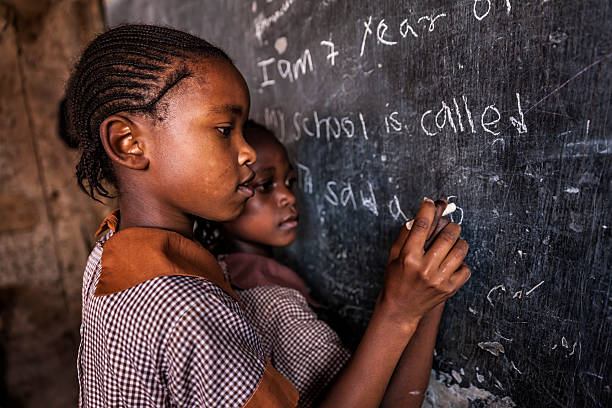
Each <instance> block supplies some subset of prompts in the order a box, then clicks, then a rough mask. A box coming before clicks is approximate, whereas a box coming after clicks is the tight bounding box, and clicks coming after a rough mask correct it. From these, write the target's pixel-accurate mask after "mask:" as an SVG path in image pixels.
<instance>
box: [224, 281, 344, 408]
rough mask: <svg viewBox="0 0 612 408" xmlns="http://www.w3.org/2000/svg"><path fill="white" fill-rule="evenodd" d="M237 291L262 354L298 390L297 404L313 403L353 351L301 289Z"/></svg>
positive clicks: (264, 287) (309, 404)
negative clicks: (312, 305)
mask: <svg viewBox="0 0 612 408" xmlns="http://www.w3.org/2000/svg"><path fill="white" fill-rule="evenodd" d="M236 294H237V295H238V296H239V297H240V300H241V301H242V304H243V306H244V309H245V314H246V318H247V320H248V321H249V322H250V323H251V325H252V326H253V327H254V328H255V330H256V331H257V334H258V335H259V339H260V340H261V343H262V347H263V350H264V353H265V354H266V356H267V357H268V358H270V360H271V361H272V364H273V365H274V367H275V368H276V369H277V370H278V371H279V372H280V373H281V374H283V375H284V376H285V377H286V378H287V379H289V381H291V383H292V384H293V385H294V386H295V388H297V390H298V391H299V394H300V399H299V406H300V407H311V406H312V405H313V403H314V402H316V400H317V399H318V398H319V397H320V396H321V393H322V392H323V391H325V389H326V387H327V386H328V385H329V384H330V382H331V381H332V380H333V379H334V377H335V376H336V375H337V374H338V372H339V371H340V370H341V369H342V367H343V366H344V365H345V364H346V363H347V361H348V360H349V358H350V353H349V351H348V350H347V349H346V348H345V347H344V346H343V345H342V342H341V341H340V338H339V337H338V335H337V334H336V332H334V331H333V330H332V329H331V328H330V327H329V326H328V325H327V324H326V323H325V322H323V321H321V320H318V319H317V315H316V314H315V313H314V312H313V310H312V309H311V308H310V306H309V305H308V302H307V301H306V299H305V298H304V296H303V295H302V294H301V293H300V292H298V291H297V290H295V289H289V288H285V287H281V286H259V287H255V288H252V289H247V290H236Z"/></svg>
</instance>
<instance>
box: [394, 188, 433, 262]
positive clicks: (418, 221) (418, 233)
mask: <svg viewBox="0 0 612 408" xmlns="http://www.w3.org/2000/svg"><path fill="white" fill-rule="evenodd" d="M434 212H435V206H434V202H433V201H432V200H430V199H429V198H426V199H425V200H424V201H423V203H421V207H420V208H419V212H418V213H417V215H416V217H414V222H413V223H412V228H411V229H410V234H408V239H407V240H406V243H405V244H404V246H403V247H402V249H401V251H400V256H404V255H406V254H407V253H408V252H409V251H410V250H413V251H419V253H422V251H423V248H424V247H425V241H427V235H428V234H429V229H430V228H431V223H432V221H433V218H434Z"/></svg>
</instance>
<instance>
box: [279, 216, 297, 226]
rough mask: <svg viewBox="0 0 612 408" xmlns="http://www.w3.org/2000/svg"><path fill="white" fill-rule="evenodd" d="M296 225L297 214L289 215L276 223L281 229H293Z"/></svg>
mask: <svg viewBox="0 0 612 408" xmlns="http://www.w3.org/2000/svg"><path fill="white" fill-rule="evenodd" d="M297 226H298V217H297V215H292V216H290V217H287V218H285V219H284V220H283V221H281V223H280V224H278V227H279V228H281V229H294V228H297Z"/></svg>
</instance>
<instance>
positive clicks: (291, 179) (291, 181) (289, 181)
mask: <svg viewBox="0 0 612 408" xmlns="http://www.w3.org/2000/svg"><path fill="white" fill-rule="evenodd" d="M296 182H297V178H296V177H295V176H291V177H289V178H288V179H287V180H286V181H285V185H286V186H287V188H289V189H291V188H293V186H294V185H295V183H296Z"/></svg>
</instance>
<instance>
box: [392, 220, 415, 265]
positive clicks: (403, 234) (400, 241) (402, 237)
mask: <svg viewBox="0 0 612 408" xmlns="http://www.w3.org/2000/svg"><path fill="white" fill-rule="evenodd" d="M409 234H410V230H409V229H408V228H406V227H405V226H403V225H402V228H400V232H399V234H398V236H397V238H396V239H395V242H394V243H393V246H391V251H390V252H389V259H388V260H387V265H388V264H390V263H391V262H392V261H393V260H395V259H397V257H398V256H399V253H400V251H401V249H402V247H403V246H404V244H405V243H406V239H408V235H409Z"/></svg>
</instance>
